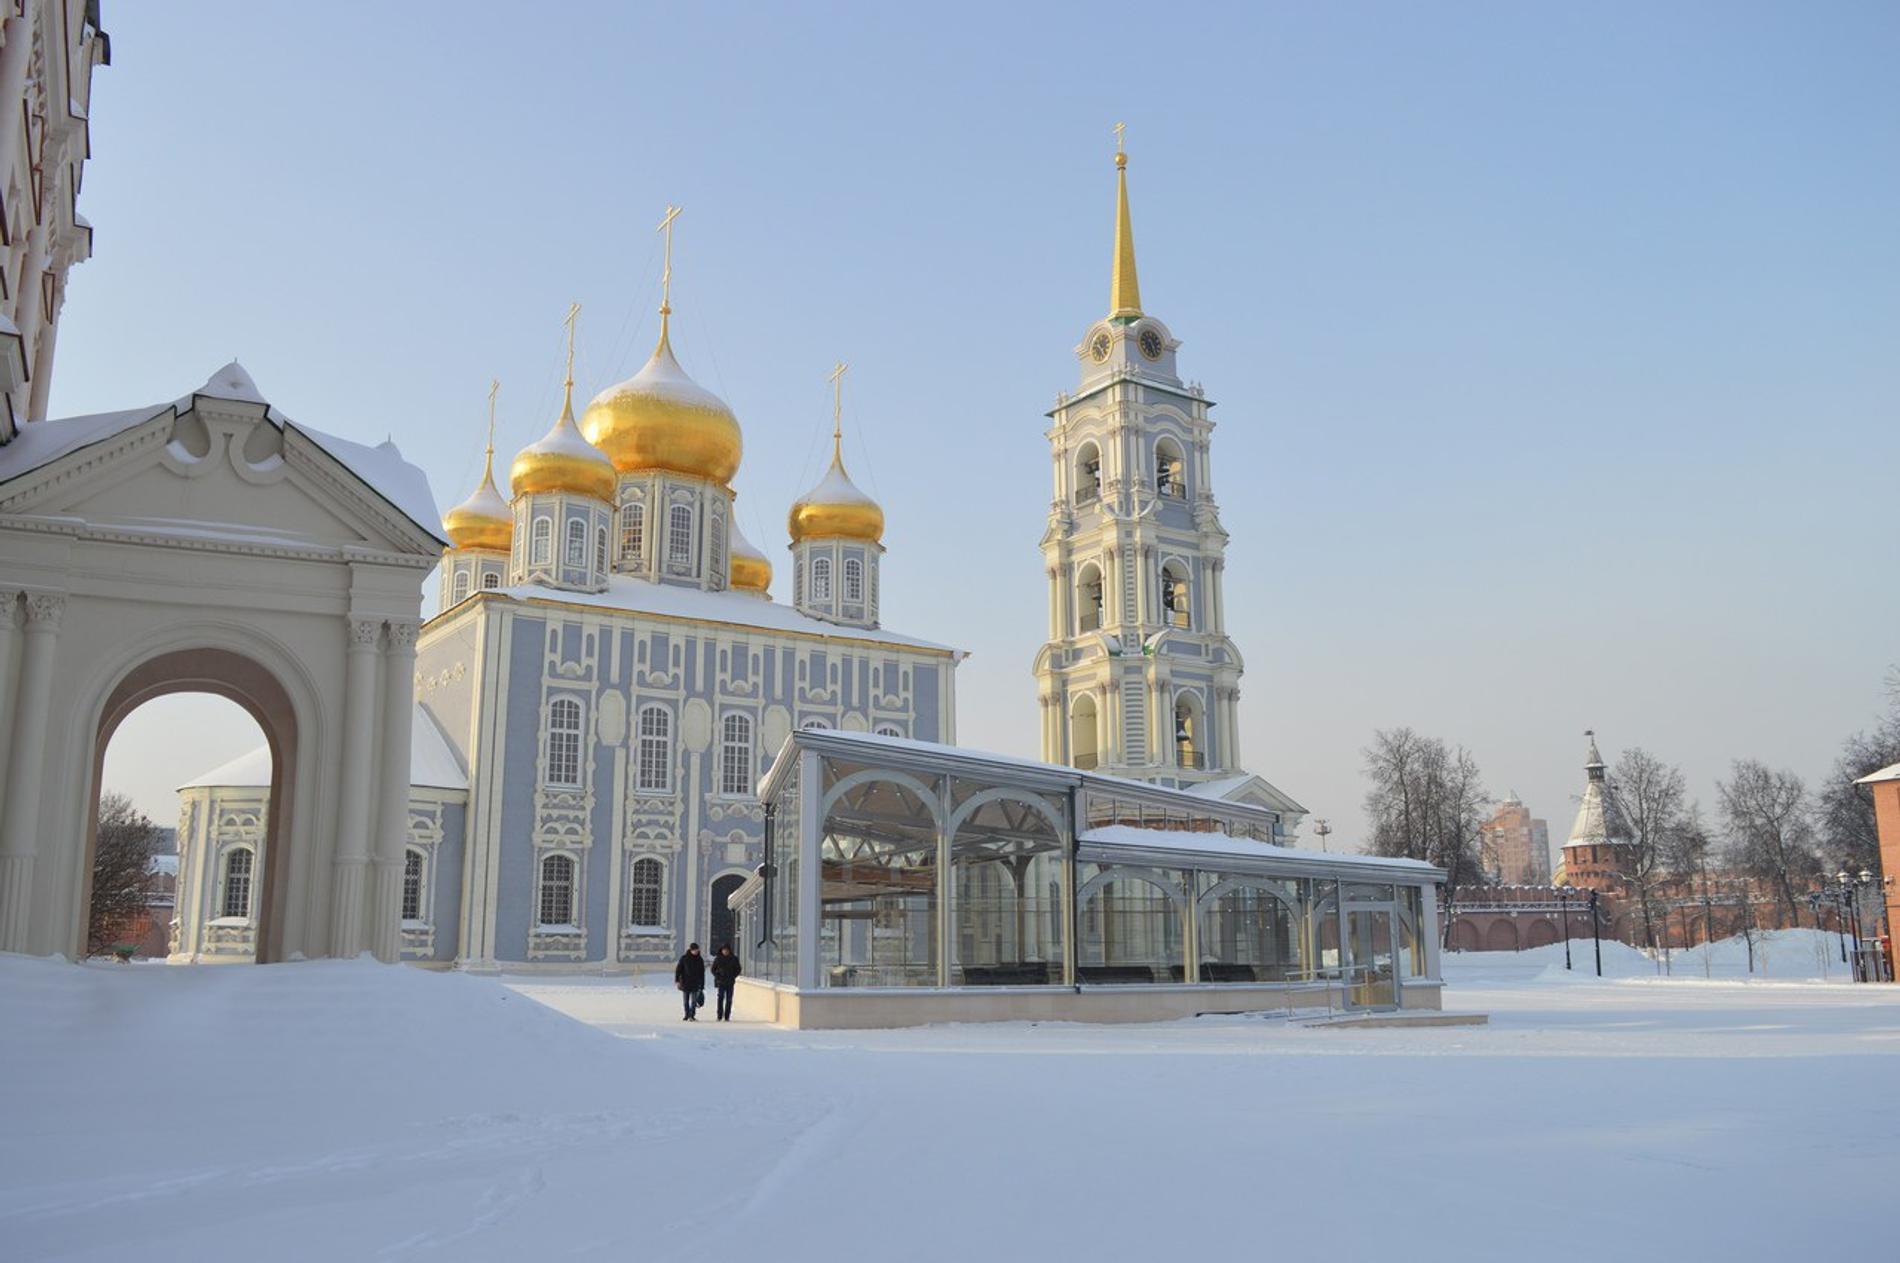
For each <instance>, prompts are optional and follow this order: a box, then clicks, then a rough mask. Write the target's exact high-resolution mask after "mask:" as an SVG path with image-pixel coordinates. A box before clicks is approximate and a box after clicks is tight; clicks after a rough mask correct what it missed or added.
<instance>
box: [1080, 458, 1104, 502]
mask: <svg viewBox="0 0 1900 1263" xmlns="http://www.w3.org/2000/svg"><path fill="white" fill-rule="evenodd" d="M1101 498H1102V454H1101V452H1100V451H1099V450H1097V449H1096V446H1095V444H1093V443H1084V444H1083V445H1082V450H1081V451H1080V452H1078V453H1077V454H1076V458H1075V502H1076V503H1077V504H1087V503H1089V502H1091V501H1094V500H1099V499H1101Z"/></svg>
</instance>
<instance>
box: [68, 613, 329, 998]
mask: <svg viewBox="0 0 1900 1263" xmlns="http://www.w3.org/2000/svg"><path fill="white" fill-rule="evenodd" d="M296 748H297V724H296V719H295V715H294V713H293V710H292V707H291V703H290V698H289V695H288V694H287V693H286V692H285V690H284V688H283V686H282V685H281V684H280V683H279V682H278V681H277V679H276V678H275V677H274V676H273V675H271V673H270V672H269V671H267V670H266V669H264V668H263V667H261V666H259V665H258V664H257V663H256V662H254V661H252V660H251V659H249V658H246V657H244V656H243V655H241V654H237V653H233V652H231V651H228V650H221V649H202V650H182V651H176V652H172V653H167V654H162V655H160V656H158V657H156V658H153V659H151V660H150V661H148V662H146V663H145V664H144V665H142V666H140V667H138V668H136V669H134V670H133V671H131V672H130V673H129V674H127V675H126V677H125V678H124V679H123V680H121V681H120V683H119V685H118V687H117V688H115V689H114V690H113V691H112V693H111V695H110V696H109V697H108V698H107V699H106V703H105V706H104V708H103V709H102V711H101V714H100V717H99V726H98V730H97V733H96V735H95V738H94V742H93V756H92V778H91V784H90V803H89V807H90V810H89V811H88V813H87V816H86V819H87V822H88V823H87V830H86V837H85V839H84V845H85V854H84V861H85V871H86V872H87V873H88V875H89V876H88V879H87V880H86V881H85V882H83V883H82V891H83V899H84V902H83V904H82V905H81V907H80V908H79V909H78V911H79V912H81V913H82V915H80V916H78V917H77V918H76V924H77V925H79V926H80V927H81V932H80V937H81V938H82V939H83V940H84V941H83V942H80V943H77V944H75V947H76V948H77V949H79V950H81V951H83V952H85V953H86V954H88V955H114V956H119V957H120V958H121V959H131V958H137V957H139V956H146V957H150V958H159V959H166V960H170V961H172V962H174V963H213V962H248V961H264V960H275V959H279V958H280V957H281V953H280V952H279V951H278V937H277V935H278V927H279V926H280V925H281V921H282V916H283V911H284V899H285V887H286V885H287V875H288V873H289V871H290V865H289V860H288V859H287V857H286V852H287V851H289V850H291V849H292V842H291V839H290V837H289V834H288V829H287V822H288V820H289V819H290V818H291V811H290V803H291V799H292V796H293V794H294V787H293V779H294V769H295V766H296ZM172 820H176V821H177V825H176V828H175V832H173V833H172V835H171V836H170V837H169V838H167V837H166V836H165V832H166V831H167V830H168V829H170V826H169V825H168V824H167V823H165V822H168V821H172ZM141 847H143V848H144V849H145V850H147V851H148V852H149V853H150V857H151V862H150V868H151V869H152V870H154V871H151V872H150V873H149V874H148V875H149V877H150V879H151V880H149V881H148V883H147V884H146V886H145V888H144V893H145V897H146V900H147V901H148V907H147V910H146V913H145V915H144V916H143V917H133V916H130V915H128V914H129V912H130V909H131V904H132V902H133V892H132V891H129V890H128V889H127V887H128V886H130V885H132V884H133V883H132V880H131V878H130V877H129V876H128V873H127V870H128V867H129V866H130V865H131V864H132V863H134V862H135V859H136V855H137V853H138V851H139V850H140V849H141ZM167 855H169V856H170V858H169V859H167V858H165V857H166V856H167ZM168 895H169V904H167V902H166V897H167V896H168ZM95 910H97V911H98V912H99V914H100V915H99V916H98V917H96V918H95V917H94V916H92V915H90V914H91V913H92V912H93V911H95ZM161 947H162V950H160V949H161Z"/></svg>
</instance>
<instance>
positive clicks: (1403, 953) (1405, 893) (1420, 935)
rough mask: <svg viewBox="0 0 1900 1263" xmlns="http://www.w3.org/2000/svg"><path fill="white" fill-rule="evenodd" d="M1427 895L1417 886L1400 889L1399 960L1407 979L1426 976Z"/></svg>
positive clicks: (1401, 887)
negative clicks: (1424, 925) (1425, 920)
mask: <svg viewBox="0 0 1900 1263" xmlns="http://www.w3.org/2000/svg"><path fill="white" fill-rule="evenodd" d="M1424 917H1425V895H1424V892H1423V891H1421V890H1420V889H1419V888H1418V887H1417V886H1400V887H1399V959H1400V961H1401V962H1402V963H1403V964H1404V966H1405V976H1406V977H1407V978H1423V977H1424V976H1425V934H1424V931H1423V930H1422V929H1421V927H1422V926H1423V924H1424Z"/></svg>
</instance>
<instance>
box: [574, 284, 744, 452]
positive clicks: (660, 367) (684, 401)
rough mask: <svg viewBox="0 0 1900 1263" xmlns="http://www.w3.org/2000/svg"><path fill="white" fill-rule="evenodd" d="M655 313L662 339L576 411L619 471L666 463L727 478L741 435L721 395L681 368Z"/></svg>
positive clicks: (585, 429)
mask: <svg viewBox="0 0 1900 1263" xmlns="http://www.w3.org/2000/svg"><path fill="white" fill-rule="evenodd" d="M667 314H668V313H667V312H664V311H663V312H661V313H660V341H659V343H658V345H656V346H655V347H654V348H653V354H652V356H651V357H649V358H648V360H647V362H646V364H645V365H644V366H643V367H642V368H641V369H640V371H639V372H637V373H635V374H634V375H633V376H632V377H630V378H628V379H627V380H626V381H624V382H621V383H619V384H618V385H615V386H609V387H607V389H605V390H603V391H601V392H600V393H599V394H598V395H595V396H594V399H593V402H592V403H589V404H588V405H587V411H586V412H585V413H584V414H583V415H582V417H581V430H582V432H583V433H584V434H586V436H587V438H588V441H590V442H592V443H593V444H594V445H595V446H597V447H599V448H600V449H601V450H602V451H604V452H606V453H607V456H608V458H609V459H611V460H612V461H613V463H614V468H615V469H617V470H619V471H620V472H621V473H623V474H629V473H638V472H640V471H642V470H649V469H665V470H671V471H672V472H674V473H680V474H689V475H692V476H694V477H698V478H707V479H710V480H712V481H713V482H717V483H722V484H723V483H730V482H731V481H732V476H733V475H734V474H735V473H737V472H738V471H739V457H740V456H741V455H742V454H743V452H744V450H745V440H744V437H743V435H742V434H741V433H740V431H739V418H738V417H736V416H734V415H733V412H732V409H731V408H729V407H727V406H726V401H725V400H723V399H721V398H720V397H719V396H718V395H715V394H713V393H712V391H710V390H707V389H706V388H705V387H704V386H701V385H700V384H699V383H698V382H696V381H694V380H693V379H692V378H691V377H689V376H687V375H686V370H685V369H683V368H681V367H680V364H679V361H678V360H677V359H675V358H674V356H673V344H672V340H671V339H670V338H669V337H668V334H667Z"/></svg>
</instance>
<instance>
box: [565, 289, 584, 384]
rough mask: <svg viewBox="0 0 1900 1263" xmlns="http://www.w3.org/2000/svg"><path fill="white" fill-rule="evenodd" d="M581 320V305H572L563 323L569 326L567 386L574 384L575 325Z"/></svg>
mask: <svg viewBox="0 0 1900 1263" xmlns="http://www.w3.org/2000/svg"><path fill="white" fill-rule="evenodd" d="M580 318H581V305H580V304H579V303H572V304H570V305H569V306H568V309H567V315H566V316H565V317H563V318H562V320H561V323H562V324H564V325H566V326H567V384H568V385H570V386H572V385H573V384H574V325H575V323H576V322H577V321H579V320H580Z"/></svg>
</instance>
